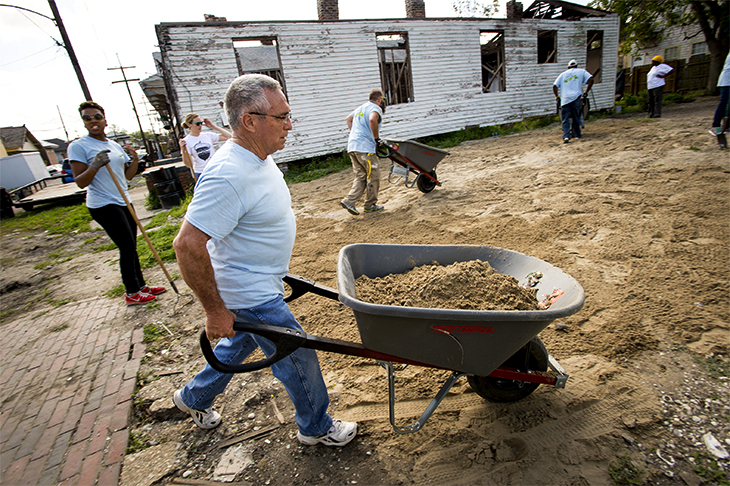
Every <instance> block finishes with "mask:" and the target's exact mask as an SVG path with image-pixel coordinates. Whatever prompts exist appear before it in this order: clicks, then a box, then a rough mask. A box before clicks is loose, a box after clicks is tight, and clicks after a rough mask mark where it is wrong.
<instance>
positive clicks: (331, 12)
mask: <svg viewBox="0 0 730 486" xmlns="http://www.w3.org/2000/svg"><path fill="white" fill-rule="evenodd" d="M337 1H338V0H317V16H318V17H319V20H339V18H340V8H339V6H338V4H337Z"/></svg>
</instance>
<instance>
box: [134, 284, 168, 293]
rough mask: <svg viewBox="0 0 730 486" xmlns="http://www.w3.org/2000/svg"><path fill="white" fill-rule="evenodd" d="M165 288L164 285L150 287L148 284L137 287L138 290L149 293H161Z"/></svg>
mask: <svg viewBox="0 0 730 486" xmlns="http://www.w3.org/2000/svg"><path fill="white" fill-rule="evenodd" d="M166 290H167V289H166V288H165V287H162V286H160V287H150V286H149V285H145V286H144V287H142V288H141V289H139V291H140V292H142V293H143V294H150V295H160V294H161V293H163V292H165V291H166Z"/></svg>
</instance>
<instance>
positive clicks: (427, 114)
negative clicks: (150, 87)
mask: <svg viewBox="0 0 730 486" xmlns="http://www.w3.org/2000/svg"><path fill="white" fill-rule="evenodd" d="M310 1H311V0H310ZM507 10H508V18H505V19H492V18H427V17H426V12H425V5H424V2H423V0H406V14H407V18H404V19H403V18H401V19H384V20H383V19H379V20H366V19H363V20H339V19H338V5H337V0H318V12H319V17H320V18H319V20H317V21H278V22H233V21H224V20H214V21H206V22H174V23H161V24H158V25H156V26H155V28H156V31H157V38H158V41H159V46H160V57H161V62H160V65H161V74H162V76H163V78H164V83H165V86H166V87H167V101H168V102H169V106H170V110H171V112H172V113H171V117H172V119H173V120H174V124H175V129H176V131H177V133H178V135H182V129H181V128H180V125H181V122H182V119H183V118H184V117H185V115H186V114H187V113H189V112H195V113H198V114H199V115H200V116H203V117H208V118H211V119H214V117H215V115H216V114H217V113H218V110H219V101H220V100H221V99H223V98H224V94H225V91H226V89H227V88H228V85H229V84H230V82H231V81H232V80H233V79H235V78H236V77H238V76H240V75H242V74H247V73H262V74H267V75H269V76H271V77H273V78H275V79H277V80H279V81H280V82H281V84H282V86H283V88H284V92H285V94H286V96H287V99H288V101H289V104H290V106H291V113H292V115H291V116H292V123H293V130H291V131H290V132H289V137H288V141H287V145H286V147H285V148H284V149H283V150H282V151H280V152H278V153H277V155H276V160H277V162H287V161H294V160H300V159H305V158H311V157H315V156H321V155H327V154H332V153H338V152H341V151H342V150H344V149H345V148H346V146H347V138H348V129H347V125H346V124H345V117H346V116H347V115H348V114H349V113H350V112H351V111H352V110H353V109H355V108H356V107H357V106H359V105H360V104H362V103H364V102H365V101H367V96H368V93H369V92H370V90H371V89H373V88H381V89H383V91H384V92H385V94H386V96H387V102H388V107H387V111H386V114H385V117H384V121H383V126H382V128H381V136H382V137H384V138H396V139H408V138H417V137H424V136H429V135H436V134H440V133H447V132H452V131H457V130H460V129H463V128H466V127H471V126H489V125H498V124H504V123H510V122H517V121H520V120H524V119H525V118H529V117H536V116H543V115H549V114H554V113H555V99H554V96H553V92H552V84H553V82H554V80H555V78H557V76H558V75H559V74H560V73H561V72H563V71H564V70H565V69H567V65H568V61H570V60H571V59H576V60H577V61H578V64H579V66H580V67H585V68H586V69H588V70H589V71H590V72H591V73H593V74H594V78H595V85H594V87H593V90H592V98H591V105H592V107H593V109H597V110H601V109H610V108H612V107H613V106H614V91H615V72H616V64H617V58H618V42H619V16H618V15H617V14H613V13H609V12H604V11H600V10H595V9H591V8H588V7H584V6H581V5H576V4H572V3H568V2H562V1H558V0H539V1H536V2H534V3H533V4H532V5H531V6H530V7H529V8H527V9H526V10H524V11H523V10H522V5H521V4H520V3H518V2H515V1H514V0H511V1H510V2H509V3H508V9H507Z"/></svg>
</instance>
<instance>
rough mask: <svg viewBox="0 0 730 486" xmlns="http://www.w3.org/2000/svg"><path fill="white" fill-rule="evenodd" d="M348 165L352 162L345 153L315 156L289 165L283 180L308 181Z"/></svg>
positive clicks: (345, 167) (291, 182)
mask: <svg viewBox="0 0 730 486" xmlns="http://www.w3.org/2000/svg"><path fill="white" fill-rule="evenodd" d="M350 167H352V162H351V161H350V157H349V156H348V155H347V154H345V153H342V154H340V155H334V156H329V157H325V158H315V159H312V160H311V161H309V162H306V163H300V164H292V165H290V166H289V171H288V172H287V173H286V174H285V175H284V180H285V181H286V183H287V184H296V183H297V182H308V181H313V180H315V179H319V178H320V177H324V176H326V175H328V174H332V173H334V172H339V171H341V170H344V169H347V168H350Z"/></svg>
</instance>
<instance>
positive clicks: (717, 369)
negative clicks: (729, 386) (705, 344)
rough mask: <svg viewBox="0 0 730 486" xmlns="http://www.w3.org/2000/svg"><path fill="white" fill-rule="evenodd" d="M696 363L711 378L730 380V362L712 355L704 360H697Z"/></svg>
mask: <svg viewBox="0 0 730 486" xmlns="http://www.w3.org/2000/svg"><path fill="white" fill-rule="evenodd" d="M695 361H697V362H698V364H699V365H700V366H701V367H702V369H703V370H705V373H707V374H708V375H709V376H710V377H711V378H714V379H715V380H718V379H720V378H730V362H728V360H727V359H725V358H723V357H722V356H719V355H714V354H711V355H709V356H705V357H704V358H697V357H696V358H695Z"/></svg>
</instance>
